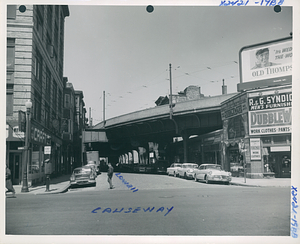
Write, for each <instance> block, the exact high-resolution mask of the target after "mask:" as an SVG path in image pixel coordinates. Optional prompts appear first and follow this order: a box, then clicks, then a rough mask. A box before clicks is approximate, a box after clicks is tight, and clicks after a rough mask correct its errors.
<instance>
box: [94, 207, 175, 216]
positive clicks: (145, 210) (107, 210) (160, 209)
mask: <svg viewBox="0 0 300 244" xmlns="http://www.w3.org/2000/svg"><path fill="white" fill-rule="evenodd" d="M173 208H174V206H172V207H171V208H164V207H160V208H158V209H157V210H156V211H154V212H153V213H158V212H163V211H164V210H165V209H166V213H165V215H164V216H167V214H168V213H170V212H171V210H172V209H173ZM100 209H101V207H98V208H95V209H94V210H93V211H92V212H91V213H98V212H97V211H99V210H100ZM133 209H134V208H128V209H126V210H125V211H124V212H123V213H137V212H139V211H142V208H141V207H136V208H135V209H134V210H133ZM154 209H155V207H152V208H150V207H148V208H146V209H145V208H143V210H144V213H146V212H149V213H151V212H152V211H153V210H154ZM123 210H124V208H121V209H120V210H119V209H118V208H116V209H115V210H114V211H113V209H112V208H104V209H103V210H102V211H100V212H102V213H121V212H122V211H123Z"/></svg>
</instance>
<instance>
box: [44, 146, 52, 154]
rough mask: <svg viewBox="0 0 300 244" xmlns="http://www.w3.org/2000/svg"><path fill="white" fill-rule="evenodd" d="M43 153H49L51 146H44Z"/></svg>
mask: <svg viewBox="0 0 300 244" xmlns="http://www.w3.org/2000/svg"><path fill="white" fill-rule="evenodd" d="M44 154H51V146H45V147H44Z"/></svg>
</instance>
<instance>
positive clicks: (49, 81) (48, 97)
mask: <svg viewBox="0 0 300 244" xmlns="http://www.w3.org/2000/svg"><path fill="white" fill-rule="evenodd" d="M50 88H51V74H50V70H49V68H48V67H47V68H46V86H45V92H46V94H45V99H46V100H47V101H48V102H50Z"/></svg>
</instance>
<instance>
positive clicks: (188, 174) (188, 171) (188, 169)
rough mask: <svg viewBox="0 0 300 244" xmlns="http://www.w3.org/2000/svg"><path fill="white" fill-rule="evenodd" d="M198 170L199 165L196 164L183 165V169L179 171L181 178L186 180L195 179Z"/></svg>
mask: <svg viewBox="0 0 300 244" xmlns="http://www.w3.org/2000/svg"><path fill="white" fill-rule="evenodd" d="M196 168H198V164H195V163H183V164H182V168H179V169H178V175H179V177H183V178H185V179H190V178H193V176H194V169H196Z"/></svg>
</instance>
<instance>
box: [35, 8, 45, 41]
mask: <svg viewBox="0 0 300 244" xmlns="http://www.w3.org/2000/svg"><path fill="white" fill-rule="evenodd" d="M36 29H37V32H38V33H39V35H40V37H41V38H42V39H43V29H44V5H37V21H36Z"/></svg>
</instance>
